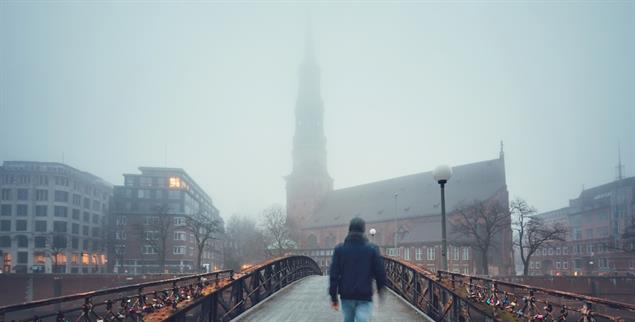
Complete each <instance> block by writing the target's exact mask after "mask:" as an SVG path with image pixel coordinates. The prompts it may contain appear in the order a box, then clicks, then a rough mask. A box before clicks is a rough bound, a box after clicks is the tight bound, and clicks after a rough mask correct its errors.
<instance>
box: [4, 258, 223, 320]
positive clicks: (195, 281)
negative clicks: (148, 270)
mask: <svg viewBox="0 0 635 322" xmlns="http://www.w3.org/2000/svg"><path fill="white" fill-rule="evenodd" d="M232 275H233V271H232V270H222V271H215V272H211V273H203V274H197V275H188V276H184V277H177V278H172V279H165V280H159V281H153V282H147V283H139V284H133V285H127V286H121V287H115V288H108V289H104V290H99V291H92V292H85V293H78V294H73V295H68V296H60V297H55V298H50V299H45V300H39V301H33V302H28V303H23V304H17V305H9V306H4V307H0V322H4V321H35V322H39V321H57V322H64V321H98V320H101V321H140V320H142V319H143V317H144V316H145V315H147V314H149V313H150V312H154V311H159V310H161V309H162V308H167V307H176V306H177V305H178V304H179V303H180V302H183V301H186V300H189V299H192V298H194V297H195V296H197V295H200V294H201V293H202V292H203V290H204V289H205V288H208V289H209V288H214V287H217V286H218V285H219V282H220V281H222V280H224V279H230V278H231V277H232ZM2 291H3V292H10V291H11V290H4V289H3V290H2Z"/></svg>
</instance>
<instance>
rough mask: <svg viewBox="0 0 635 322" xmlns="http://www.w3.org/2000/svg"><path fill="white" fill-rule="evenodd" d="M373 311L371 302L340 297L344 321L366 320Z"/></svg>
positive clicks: (362, 321) (358, 321) (368, 319)
mask: <svg viewBox="0 0 635 322" xmlns="http://www.w3.org/2000/svg"><path fill="white" fill-rule="evenodd" d="M372 311H373V302H371V301H359V300H345V299H342V313H344V322H368V321H370V314H371V312H372Z"/></svg>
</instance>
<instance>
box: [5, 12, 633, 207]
mask: <svg viewBox="0 0 635 322" xmlns="http://www.w3.org/2000/svg"><path fill="white" fill-rule="evenodd" d="M308 16H310V17H311V18H310V20H311V21H312V26H313V33H314V39H315V51H316V53H315V54H316V57H317V60H318V62H319V65H320V67H321V72H322V73H321V76H322V98H323V100H324V108H325V131H326V136H327V139H328V143H327V150H328V168H329V172H330V174H331V176H332V177H333V178H334V180H335V187H336V188H341V187H347V186H353V185H358V184H361V183H366V182H371V181H376V180H382V179H386V178H391V177H396V176H402V175H407V174H412V173H417V172H422V171H429V170H431V169H433V168H434V167H435V166H436V165H438V164H441V163H448V164H450V165H460V164H465V163H471V162H477V161H481V160H487V159H493V158H497V157H498V154H499V149H500V147H499V142H500V141H501V140H502V141H504V147H505V158H506V169H507V184H508V189H509V192H510V196H511V197H514V196H520V197H523V198H525V199H526V200H527V201H528V202H529V203H531V204H533V205H534V206H536V207H537V208H538V209H539V210H551V209H554V208H558V207H562V206H565V205H567V202H568V200H569V199H571V198H575V197H576V196H577V195H578V194H579V193H580V191H581V190H582V188H583V186H587V187H591V186H594V185H598V184H603V183H606V182H609V181H611V180H613V179H614V178H615V166H616V164H617V155H618V144H619V145H620V146H621V152H622V162H623V164H624V165H625V174H626V175H633V173H634V172H635V2H629V1H622V2H617V1H616V2H603V1H597V2H593V1H579V2H559V3H551V2H543V1H539V2H530V1H523V2H513V3H501V2H496V1H493V2H448V3H442V2H439V3H437V2H421V3H407V2H404V3H394V4H391V3H384V2H378V3H367V4H364V3H355V4H353V3H348V4H337V3H335V2H324V3H312V4H310V5H307V4H304V5H293V4H284V3H262V4H256V3H238V4H232V3H222V2H193V1H187V2H176V1H175V2H172V1H162V2H156V3H155V2H146V1H137V2H134V3H129V2H124V1H114V2H106V1H100V2H90V3H83V2H77V1H47V2H35V1H29V2H21V1H6V0H5V1H2V2H0V90H1V92H0V160H2V161H5V160H34V161H57V162H62V161H63V162H64V163H67V164H69V165H71V166H74V167H76V168H78V169H81V170H84V171H88V172H91V173H93V174H95V175H98V176H100V177H102V178H104V179H105V180H107V181H109V182H110V183H112V184H116V185H119V184H122V183H123V176H122V174H123V173H137V171H138V170H137V167H139V166H169V167H180V168H184V169H185V170H186V171H187V172H188V173H189V174H190V176H192V177H193V178H194V180H196V181H197V182H198V183H199V184H200V185H201V186H202V187H203V188H204V189H205V190H206V191H207V192H208V194H209V195H210V196H211V197H212V198H213V200H214V203H215V204H216V206H217V207H218V208H219V209H220V211H221V214H222V215H223V217H225V218H227V217H228V215H230V214H232V213H247V214H255V213H258V212H260V210H261V209H263V208H265V207H266V206H268V205H270V204H272V203H282V204H284V202H285V186H284V180H283V176H285V175H287V174H289V173H290V171H291V144H292V136H293V130H294V129H293V125H294V114H293V111H294V107H295V100H296V95H297V85H298V67H299V64H300V62H301V60H302V57H303V55H304V52H303V51H304V41H305V27H306V25H307V20H308V18H307V17H308ZM448 193H451V181H450V182H449V183H448Z"/></svg>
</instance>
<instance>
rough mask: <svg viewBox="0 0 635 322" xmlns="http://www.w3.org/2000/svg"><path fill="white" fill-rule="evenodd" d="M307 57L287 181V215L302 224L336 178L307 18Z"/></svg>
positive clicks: (295, 223) (296, 222) (305, 42)
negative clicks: (329, 157)
mask: <svg viewBox="0 0 635 322" xmlns="http://www.w3.org/2000/svg"><path fill="white" fill-rule="evenodd" d="M305 37H306V38H305V39H304V51H305V52H304V58H303V62H302V64H301V65H300V70H299V83H298V94H297V99H296V104H295V133H294V135H293V152H292V158H293V169H292V171H291V174H290V175H288V176H287V177H286V178H285V179H286V181H287V184H286V186H287V219H289V220H290V221H291V222H292V223H293V224H294V225H298V226H299V227H302V226H303V225H304V223H306V221H307V220H308V219H309V218H310V217H311V216H312V215H313V214H314V212H315V210H316V209H317V207H318V206H319V205H320V203H321V202H322V200H324V198H325V197H326V195H327V194H328V193H329V192H330V191H332V190H333V179H332V178H331V176H330V175H329V173H328V169H327V163H326V136H325V135H324V106H323V102H322V94H321V89H320V68H319V66H318V64H317V59H316V57H315V47H314V44H313V42H314V35H313V29H312V26H311V22H310V20H308V21H307V25H306V33H305Z"/></svg>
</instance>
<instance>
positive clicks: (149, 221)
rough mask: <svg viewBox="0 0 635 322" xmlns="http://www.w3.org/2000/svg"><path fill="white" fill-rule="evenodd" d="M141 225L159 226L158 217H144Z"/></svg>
mask: <svg viewBox="0 0 635 322" xmlns="http://www.w3.org/2000/svg"><path fill="white" fill-rule="evenodd" d="M143 224H144V225H158V224H159V217H157V216H145V217H143Z"/></svg>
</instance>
